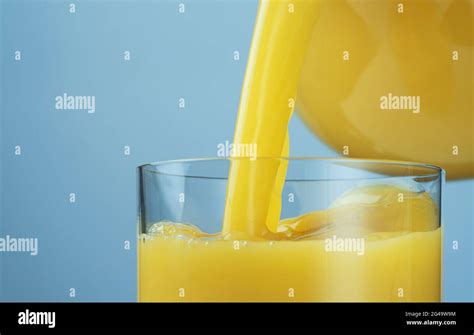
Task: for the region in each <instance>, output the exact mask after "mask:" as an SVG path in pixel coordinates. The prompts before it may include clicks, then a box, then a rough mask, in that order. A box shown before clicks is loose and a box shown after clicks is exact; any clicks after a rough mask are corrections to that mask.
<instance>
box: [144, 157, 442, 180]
mask: <svg viewBox="0 0 474 335" xmlns="http://www.w3.org/2000/svg"><path fill="white" fill-rule="evenodd" d="M238 160H245V161H263V160H286V161H288V162H291V161H310V162H321V163H326V164H336V165H337V164H341V165H344V164H352V165H353V167H357V165H358V164H361V165H362V164H365V165H366V166H365V167H367V166H370V165H374V166H377V165H378V166H385V167H393V168H398V169H402V168H403V167H405V168H412V169H413V170H417V172H418V173H410V174H401V175H385V176H376V177H369V176H368V177H362V178H344V177H343V178H320V179H311V180H309V179H307V180H304V179H303V180H292V179H285V182H292V181H331V180H364V179H367V180H369V179H393V178H402V177H413V178H434V177H442V176H444V175H445V171H444V170H443V169H442V168H441V167H439V166H436V165H432V164H425V163H418V162H410V161H402V160H390V159H372V158H369V159H365V158H350V157H347V158H345V157H316V156H281V157H280V156H274V157H270V156H262V157H255V158H253V157H232V156H229V157H200V158H184V159H174V160H163V161H156V162H150V163H145V164H142V165H139V166H138V167H137V169H138V171H140V172H143V171H145V172H149V173H154V174H160V175H164V176H170V177H182V178H201V179H219V180H227V179H228V177H217V176H213V177H209V176H197V175H186V174H175V173H168V172H163V171H159V170H158V168H159V167H161V166H166V165H171V164H192V163H199V162H210V163H212V162H219V161H238ZM349 167H350V166H349ZM359 167H360V168H362V169H363V168H364V166H363V165H362V166H359ZM147 168H148V169H147ZM151 168H154V169H153V170H151ZM420 171H424V173H420Z"/></svg>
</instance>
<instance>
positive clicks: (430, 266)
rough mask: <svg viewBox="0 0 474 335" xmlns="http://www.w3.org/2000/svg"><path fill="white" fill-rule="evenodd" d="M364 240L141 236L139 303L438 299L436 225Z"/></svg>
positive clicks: (437, 234) (438, 235)
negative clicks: (360, 243) (328, 245)
mask: <svg viewBox="0 0 474 335" xmlns="http://www.w3.org/2000/svg"><path fill="white" fill-rule="evenodd" d="M367 239H368V241H367V242H366V245H365V253H364V255H362V256H359V255H357V253H341V252H334V253H331V252H327V251H326V249H325V241H324V240H308V241H247V242H244V241H228V240H212V239H211V240H209V241H206V240H203V239H199V238H196V239H191V238H181V239H180V238H174V237H173V236H168V237H166V236H157V237H155V238H153V239H151V240H148V241H144V240H141V241H140V292H139V300H140V301H439V299H440V289H439V288H440V276H439V264H440V243H439V241H440V230H439V229H437V230H434V231H428V232H417V233H406V234H396V235H395V236H391V235H390V234H389V233H386V234H374V235H368V236H367ZM371 239H372V240H371ZM236 243H238V244H236ZM236 248H238V249H236Z"/></svg>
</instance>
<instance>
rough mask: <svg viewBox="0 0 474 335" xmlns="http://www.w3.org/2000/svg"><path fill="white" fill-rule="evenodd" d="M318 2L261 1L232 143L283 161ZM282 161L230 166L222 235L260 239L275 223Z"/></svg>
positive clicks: (237, 162) (243, 162) (283, 170)
mask: <svg viewBox="0 0 474 335" xmlns="http://www.w3.org/2000/svg"><path fill="white" fill-rule="evenodd" d="M319 7H320V1H304V0H298V1H292V2H289V1H261V2H260V5H259V9H258V14H257V20H256V24H255V31H254V35H253V40H252V46H251V49H250V54H249V61H248V64H247V70H246V73H245V79H244V84H243V89H242V96H241V100H240V106H239V113H238V118H237V125H236V129H235V135H234V143H237V144H253V145H256V148H257V152H258V156H260V157H280V156H283V157H285V156H288V153H289V139H288V122H289V120H290V117H291V114H292V112H293V107H294V99H295V95H296V89H297V86H298V81H299V79H300V71H301V68H302V66H303V62H304V57H305V54H306V52H305V51H306V48H307V45H308V41H309V38H310V35H311V32H312V27H313V25H314V23H315V21H316V20H317V17H318V10H319ZM285 175H286V161H284V160H267V161H265V160H262V161H259V162H258V164H257V163H256V162H254V161H249V160H248V159H242V160H234V161H232V162H231V168H230V173H229V180H228V185H227V198H226V199H227V200H226V208H225V214H224V224H223V233H224V234H227V235H230V236H232V237H241V236H243V237H246V238H247V237H253V238H258V237H263V236H265V235H268V234H269V233H270V232H272V231H273V232H274V231H275V230H276V227H277V225H278V221H279V219H280V210H281V191H282V188H283V183H284V180H285Z"/></svg>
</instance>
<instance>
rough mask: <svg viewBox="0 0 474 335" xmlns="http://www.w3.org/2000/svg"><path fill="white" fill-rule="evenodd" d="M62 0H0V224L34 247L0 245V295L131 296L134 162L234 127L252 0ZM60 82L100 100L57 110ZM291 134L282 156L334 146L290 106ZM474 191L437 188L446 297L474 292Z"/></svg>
mask: <svg viewBox="0 0 474 335" xmlns="http://www.w3.org/2000/svg"><path fill="white" fill-rule="evenodd" d="M71 2H72V1H19V0H17V1H1V7H0V12H1V26H0V29H1V31H0V34H1V54H0V56H1V109H0V110H1V119H0V120H1V121H0V124H1V137H0V141H1V150H2V151H1V166H0V169H1V170H0V175H1V179H0V183H1V184H0V187H1V192H0V197H1V198H0V203H1V207H0V211H1V213H0V214H1V215H0V218H1V222H0V223H1V224H0V236H2V237H4V236H5V235H10V236H12V237H37V238H38V239H39V254H38V256H35V257H32V256H29V255H28V254H22V253H0V283H1V286H0V300H6V301H31V300H33V301H104V300H105V301H134V300H135V299H136V271H135V269H136V261H135V257H136V254H135V237H136V235H135V234H136V183H135V181H136V179H135V168H136V166H138V165H140V164H143V163H146V162H149V161H157V160H165V159H176V158H191V157H203V156H204V157H207V156H216V153H217V144H218V143H224V142H225V141H226V140H228V141H230V142H231V141H232V137H233V136H232V134H233V130H234V122H235V118H236V114H237V107H238V102H239V96H240V90H241V85H242V80H243V75H244V71H245V65H246V58H247V54H248V50H249V46H250V41H251V35H252V30H253V23H254V20H255V15H256V10H257V1H256V0H253V1H243V0H240V1H189V0H188V1H185V3H186V12H185V13H184V14H180V13H179V12H178V4H179V3H180V1H131V0H130V1H100V2H99V1H74V4H75V5H76V12H75V13H70V12H69V3H71ZM17 50H18V51H21V55H22V59H21V60H20V61H16V60H15V59H14V55H15V51H17ZM126 50H128V51H130V53H131V60H129V61H127V60H124V52H125V51H126ZM234 51H239V53H240V60H237V61H236V60H234V58H233V56H234V54H233V53H234ZM63 93H67V94H70V95H95V96H96V112H95V113H94V114H88V113H87V112H86V111H83V110H56V109H55V97H56V96H58V95H62V94H63ZM179 98H185V100H186V107H185V108H184V109H181V108H179V107H178V99H179ZM290 137H291V143H292V149H291V155H294V156H300V155H313V156H314V155H318V156H336V155H337V154H336V153H335V152H333V151H332V150H331V149H329V148H327V147H326V146H325V145H324V144H322V143H321V142H319V141H318V139H317V138H315V137H314V136H313V135H312V134H311V133H310V132H309V131H308V130H307V129H306V128H305V126H304V125H303V124H302V123H301V122H300V120H299V119H298V118H297V117H294V118H293V120H292V122H291V125H290ZM16 145H20V146H21V148H22V155H21V156H16V155H15V154H14V150H15V146H16ZM124 146H130V148H131V154H130V155H129V156H127V155H124ZM70 193H75V194H76V202H75V203H70V202H69V194H70ZM473 199H474V183H473V181H472V180H471V181H460V182H449V183H447V185H446V187H445V189H444V207H443V211H444V213H443V225H444V228H445V229H444V233H445V235H444V247H445V254H444V278H443V279H444V298H445V300H448V301H450V300H455V301H472V300H474V286H473V268H474V249H473V247H472V242H473V240H474V230H473V223H474V209H473V207H474V206H473ZM453 240H457V241H459V250H453V249H452V248H451V245H452V241H453ZM125 241H130V242H131V249H130V250H126V249H125V248H124V243H125ZM70 288H74V289H75V290H76V296H75V297H74V298H71V297H70V296H69V293H70V291H69V289H70Z"/></svg>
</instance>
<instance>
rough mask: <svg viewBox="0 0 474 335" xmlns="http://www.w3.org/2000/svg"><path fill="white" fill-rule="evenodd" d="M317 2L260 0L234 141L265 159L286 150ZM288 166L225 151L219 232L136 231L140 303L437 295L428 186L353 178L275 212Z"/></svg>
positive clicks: (167, 226)
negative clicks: (323, 198) (228, 156)
mask: <svg viewBox="0 0 474 335" xmlns="http://www.w3.org/2000/svg"><path fill="white" fill-rule="evenodd" d="M321 3H322V2H321V1H305V0H293V1H261V2H260V6H259V11H258V15H257V21H256V26H255V31H254V36H253V41H252V46H251V50H250V55H249V63H248V65H247V71H246V75H245V80H244V84H243V90H242V97H241V102H240V107H239V114H238V119H237V125H236V130H235V138H234V143H240V144H256V146H257V152H258V156H260V157H264V156H267V157H268V156H271V157H278V156H287V155H288V151H289V139H288V128H287V127H288V122H289V120H290V117H291V114H292V112H293V107H294V99H295V97H296V93H297V86H298V82H299V79H300V74H301V68H302V67H303V64H304V59H305V55H306V52H307V46H308V44H309V41H310V38H311V33H312V30H313V27H314V24H315V22H316V21H317V19H318V16H319V12H320V6H321ZM285 174H286V161H285V160H257V161H250V160H248V159H236V160H232V162H231V168H230V173H229V180H228V185H227V199H226V208H225V214H224V222H223V229H222V232H221V233H220V234H216V235H212V236H210V235H207V234H205V233H202V232H200V231H199V230H197V229H195V228H194V227H192V226H190V225H188V226H184V225H179V224H172V223H157V224H156V225H155V226H154V227H153V229H155V230H156V231H157V233H150V234H148V235H142V236H141V237H140V240H139V271H140V276H139V300H140V301H439V298H440V230H439V229H437V226H438V221H439V219H438V211H437V207H436V205H435V204H434V202H433V201H432V199H431V198H430V197H429V195H428V194H427V193H425V192H411V191H407V190H405V189H401V188H399V187H397V186H393V185H378V186H368V187H360V188H356V189H354V190H352V191H350V192H348V193H347V194H345V195H343V196H341V198H339V199H338V200H336V201H335V203H334V204H333V205H332V206H331V207H330V208H328V209H327V210H325V211H319V212H313V213H307V214H305V215H303V216H301V217H298V218H292V219H287V220H283V221H280V210H281V190H282V187H283V184H284V179H285ZM400 193H402V194H403V195H404V197H403V199H404V201H403V202H401V203H400V201H399V200H398V196H399V194H400ZM374 199H375V200H374ZM354 213H356V214H357V215H354ZM332 238H334V239H335V240H337V239H338V238H340V239H346V240H345V241H347V240H351V239H355V240H354V241H358V243H364V247H363V250H364V252H363V254H361V255H358V254H357V252H354V251H353V250H352V251H351V250H347V248H346V249H344V250H343V251H341V250H331V251H328V250H327V249H326V243H328V241H330V240H331V239H332ZM362 241H364V242H362ZM354 243H355V242H354ZM349 249H350V248H349Z"/></svg>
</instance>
